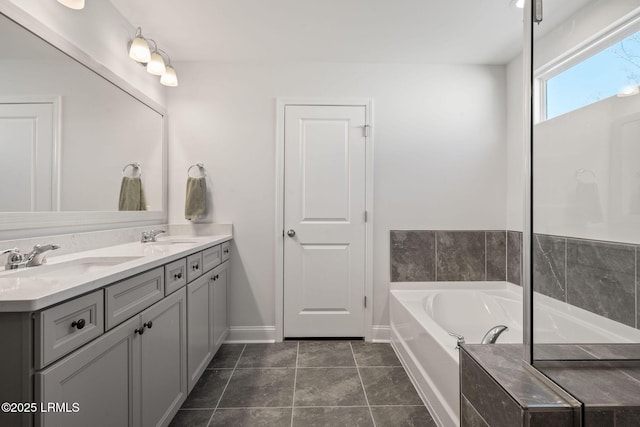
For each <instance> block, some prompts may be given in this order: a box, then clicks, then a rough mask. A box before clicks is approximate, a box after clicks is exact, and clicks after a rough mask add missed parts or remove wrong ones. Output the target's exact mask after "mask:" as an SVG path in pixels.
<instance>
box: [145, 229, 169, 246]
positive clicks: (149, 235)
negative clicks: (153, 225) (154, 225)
mask: <svg viewBox="0 0 640 427" xmlns="http://www.w3.org/2000/svg"><path fill="white" fill-rule="evenodd" d="M162 233H166V231H164V230H149V231H143V232H142V238H141V239H140V242H142V243H151V242H157V241H158V240H157V239H158V234H162Z"/></svg>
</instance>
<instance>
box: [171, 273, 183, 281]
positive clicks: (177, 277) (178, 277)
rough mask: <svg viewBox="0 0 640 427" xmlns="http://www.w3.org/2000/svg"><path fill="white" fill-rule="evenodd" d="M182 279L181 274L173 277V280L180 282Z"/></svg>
mask: <svg viewBox="0 0 640 427" xmlns="http://www.w3.org/2000/svg"><path fill="white" fill-rule="evenodd" d="M180 279H182V273H178V274H174V275H173V280H180Z"/></svg>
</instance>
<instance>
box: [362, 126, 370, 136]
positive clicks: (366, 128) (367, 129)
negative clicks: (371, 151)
mask: <svg viewBox="0 0 640 427" xmlns="http://www.w3.org/2000/svg"><path fill="white" fill-rule="evenodd" d="M363 128H364V136H365V138H368V137H369V129H371V126H369V125H364V126H363Z"/></svg>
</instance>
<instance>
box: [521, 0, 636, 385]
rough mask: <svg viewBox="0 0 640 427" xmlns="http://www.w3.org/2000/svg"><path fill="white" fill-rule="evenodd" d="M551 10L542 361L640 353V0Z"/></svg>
mask: <svg viewBox="0 0 640 427" xmlns="http://www.w3.org/2000/svg"><path fill="white" fill-rule="evenodd" d="M545 10H546V13H545V16H544V20H543V21H542V23H540V24H539V25H537V24H534V29H533V78H534V87H533V134H532V147H533V168H532V171H533V192H532V193H533V200H532V204H533V234H532V235H531V243H532V257H533V266H532V269H531V270H532V289H533V291H534V293H533V342H534V346H533V358H534V364H536V363H537V364H538V365H539V366H545V364H544V363H541V362H542V361H550V360H553V361H556V362H557V361H567V360H580V361H590V360H602V359H607V360H612V359H640V345H639V343H640V269H639V268H638V267H639V266H640V263H639V261H640V250H639V249H640V94H639V92H640V90H639V86H640V0H631V1H630V0H571V1H566V0H545ZM552 11H554V12H555V13H556V14H555V15H552ZM556 379H557V378H556ZM560 382H561V381H560ZM561 383H562V382H561Z"/></svg>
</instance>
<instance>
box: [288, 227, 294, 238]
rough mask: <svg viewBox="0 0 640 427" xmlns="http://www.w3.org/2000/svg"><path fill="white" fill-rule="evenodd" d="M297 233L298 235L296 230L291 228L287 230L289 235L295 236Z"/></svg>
mask: <svg viewBox="0 0 640 427" xmlns="http://www.w3.org/2000/svg"><path fill="white" fill-rule="evenodd" d="M295 235H296V230H293V229H291V230H289V231H287V236H289V237H293V236H295Z"/></svg>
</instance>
